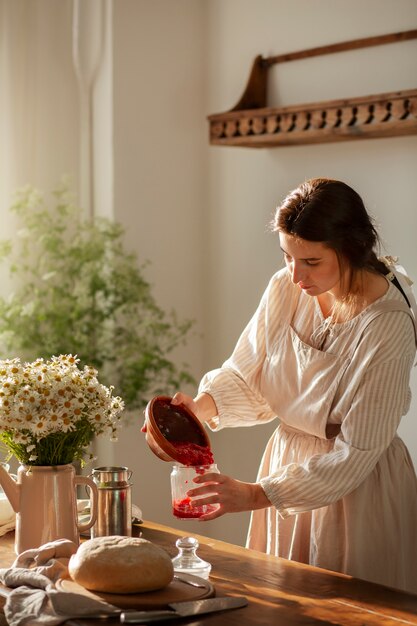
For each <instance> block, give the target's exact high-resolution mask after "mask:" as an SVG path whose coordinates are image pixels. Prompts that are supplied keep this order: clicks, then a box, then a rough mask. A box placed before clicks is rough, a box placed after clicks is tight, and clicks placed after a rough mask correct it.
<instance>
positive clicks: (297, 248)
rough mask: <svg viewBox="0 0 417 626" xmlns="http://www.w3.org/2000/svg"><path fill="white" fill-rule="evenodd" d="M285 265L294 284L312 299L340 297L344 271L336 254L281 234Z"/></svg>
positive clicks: (314, 243)
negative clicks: (325, 296) (326, 296)
mask: <svg viewBox="0 0 417 626" xmlns="http://www.w3.org/2000/svg"><path fill="white" fill-rule="evenodd" d="M279 242H280V246H281V250H282V251H283V253H284V260H285V264H286V266H287V268H288V271H289V273H290V276H291V280H292V282H293V283H294V284H296V285H298V286H299V287H300V289H302V290H303V291H304V292H305V293H306V294H308V295H309V296H319V295H320V294H322V293H325V292H330V293H332V294H333V296H335V297H337V296H338V295H340V291H341V289H340V267H339V262H338V258H337V255H336V252H335V251H334V250H333V249H332V248H328V247H326V246H325V245H324V244H323V243H321V242H318V241H307V240H306V239H299V238H297V237H294V236H293V235H287V234H286V233H282V232H281V233H279Z"/></svg>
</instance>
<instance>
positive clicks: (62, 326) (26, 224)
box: [0, 183, 194, 409]
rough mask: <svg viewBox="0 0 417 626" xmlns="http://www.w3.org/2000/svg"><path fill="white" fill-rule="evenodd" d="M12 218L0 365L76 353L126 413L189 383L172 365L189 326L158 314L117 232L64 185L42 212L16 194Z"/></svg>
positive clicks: (34, 199) (31, 196)
mask: <svg viewBox="0 0 417 626" xmlns="http://www.w3.org/2000/svg"><path fill="white" fill-rule="evenodd" d="M11 210H12V211H13V212H14V213H16V215H17V217H18V220H19V221H20V223H21V228H20V230H19V231H18V233H17V236H16V238H15V240H13V242H10V241H8V242H3V243H2V246H1V248H0V260H8V262H9V271H10V274H11V277H12V279H13V285H14V286H15V291H14V293H13V294H11V295H10V296H9V297H8V298H0V355H1V356H3V357H4V358H13V357H20V358H22V359H26V360H33V359H37V358H39V357H43V358H46V359H48V358H50V357H51V356H53V355H59V354H76V355H77V356H78V358H79V359H80V364H81V366H83V365H91V366H93V367H95V368H96V369H97V370H98V372H99V373H100V377H101V379H102V380H103V382H104V383H105V384H110V383H111V385H113V386H114V388H115V393H117V394H118V395H119V396H121V397H122V398H123V400H124V402H125V405H126V408H128V409H134V408H139V407H143V406H144V405H145V404H146V402H147V401H148V400H149V399H150V397H151V396H152V395H155V394H159V393H164V394H169V393H170V391H173V390H174V389H177V388H179V387H180V386H181V385H183V384H187V383H193V382H194V380H193V378H192V376H191V375H190V374H189V372H188V370H187V367H186V366H178V365H177V364H176V363H174V362H173V361H172V360H171V358H172V357H171V353H172V352H173V351H174V350H175V349H176V348H177V346H179V345H180V344H181V343H184V342H185V341H186V340H187V338H188V335H189V331H190V329H191V327H192V326H193V322H192V321H190V320H183V321H180V320H178V318H177V316H176V314H175V312H174V311H172V312H169V313H168V312H164V311H163V310H162V309H161V308H160V307H159V306H158V304H157V302H156V301H155V298H154V297H153V294H152V288H151V285H150V283H149V282H148V281H147V280H146V278H145V276H144V270H145V268H146V265H147V264H146V263H144V264H139V263H138V259H137V257H136V255H134V254H131V253H127V252H126V251H125V250H124V247H123V233H124V231H123V228H122V227H121V226H120V224H118V223H114V222H112V221H110V220H108V219H104V218H96V219H94V220H93V221H91V220H87V219H85V218H84V217H83V212H82V211H81V209H80V208H79V207H77V206H76V205H75V204H74V203H73V201H72V200H71V195H70V192H69V189H68V185H66V184H65V183H63V184H62V185H60V186H59V187H58V188H57V189H56V190H55V191H54V192H53V194H52V201H51V202H49V203H47V202H46V200H45V198H44V196H43V194H41V193H40V192H39V191H37V190H35V189H34V188H33V187H27V188H25V189H22V190H20V191H19V192H18V193H17V194H16V200H15V202H14V204H13V206H12V208H11Z"/></svg>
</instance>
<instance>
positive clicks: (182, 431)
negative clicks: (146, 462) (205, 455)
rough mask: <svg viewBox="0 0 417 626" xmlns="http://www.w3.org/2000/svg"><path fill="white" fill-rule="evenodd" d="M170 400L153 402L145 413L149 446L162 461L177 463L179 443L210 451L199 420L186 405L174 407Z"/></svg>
mask: <svg viewBox="0 0 417 626" xmlns="http://www.w3.org/2000/svg"><path fill="white" fill-rule="evenodd" d="M171 399H172V398H170V397H169V396H156V397H155V398H152V400H151V401H150V402H148V405H147V407H146V409H145V418H146V420H145V424H146V442H147V444H148V446H149V447H150V449H151V450H152V452H153V453H154V454H156V456H157V457H159V458H160V459H162V460H163V461H178V460H179V459H178V458H177V454H178V453H177V449H176V448H175V446H174V445H173V444H174V443H175V442H178V443H184V442H187V443H195V444H197V445H199V446H203V447H207V448H210V440H209V438H208V436H207V433H206V431H205V429H204V426H203V425H202V423H201V422H200V420H199V419H198V418H197V417H196V416H195V415H194V413H192V412H191V411H190V410H189V409H187V408H186V407H185V406H184V405H182V404H180V405H171Z"/></svg>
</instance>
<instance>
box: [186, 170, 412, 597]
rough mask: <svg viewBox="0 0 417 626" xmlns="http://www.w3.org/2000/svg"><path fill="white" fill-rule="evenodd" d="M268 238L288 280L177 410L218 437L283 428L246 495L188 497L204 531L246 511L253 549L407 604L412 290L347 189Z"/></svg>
mask: <svg viewBox="0 0 417 626" xmlns="http://www.w3.org/2000/svg"><path fill="white" fill-rule="evenodd" d="M273 228H274V230H275V231H276V232H277V233H278V236H279V241H280V246H281V249H282V251H283V254H284V259H285V265H286V267H285V268H284V269H282V270H281V271H279V272H277V273H276V274H275V275H274V276H273V277H272V279H271V281H270V283H269V285H268V287H267V289H266V291H265V293H264V295H263V297H262V300H261V302H260V304H259V307H258V309H257V311H256V313H255V314H254V316H253V318H252V319H251V321H250V322H249V324H248V326H247V327H246V329H245V330H244V332H243V334H242V335H241V337H240V339H239V340H238V343H237V345H236V348H235V350H234V352H233V354H232V356H231V357H230V358H229V359H228V360H227V361H226V362H225V363H224V364H223V366H222V367H221V368H220V369H217V370H214V371H212V372H209V373H208V374H206V375H205V376H204V378H203V380H202V381H201V383H200V387H199V393H198V395H197V397H196V398H195V399H194V400H193V399H192V398H191V397H189V396H186V395H185V394H182V393H178V394H176V395H175V396H174V402H176V403H183V404H185V405H187V406H188V407H189V408H190V409H191V410H192V411H193V412H194V413H195V414H196V415H197V416H198V417H199V419H200V420H202V421H203V422H206V423H207V424H208V426H209V427H210V428H212V429H216V430H217V429H220V428H223V427H225V426H248V425H251V424H257V423H259V422H267V421H270V420H272V419H274V418H276V417H278V418H279V425H278V427H277V429H276V431H275V433H274V434H273V436H272V438H271V439H270V441H269V443H268V445H267V448H266V450H265V453H264V456H263V459H262V463H261V467H260V471H259V476H258V480H257V482H256V483H254V484H250V483H243V482H240V481H237V480H235V479H233V478H230V477H228V476H225V475H220V476H218V475H214V474H213V475H205V476H200V477H197V478H196V479H195V482H196V483H204V481H207V480H210V481H214V482H215V483H216V484H215V486H213V485H204V484H202V485H200V486H199V485H197V486H196V487H195V488H193V489H191V490H190V491H189V492H188V493H189V495H190V496H194V495H195V496H196V495H202V494H204V496H205V497H204V500H201V501H199V502H200V503H201V504H202V503H204V502H205V503H219V504H220V508H219V509H218V510H217V511H215V512H214V513H211V514H207V515H206V516H205V517H204V519H206V520H209V519H214V518H215V517H218V516H220V515H223V514H224V513H229V512H234V511H248V510H250V511H253V513H252V518H251V524H250V529H249V536H248V547H250V548H254V549H257V550H262V551H264V552H267V553H268V554H275V555H277V556H282V557H285V558H287V559H293V560H296V561H300V562H302V563H309V564H311V565H316V566H319V567H323V568H327V569H331V570H334V571H338V572H344V573H347V574H350V575H353V576H356V577H359V578H363V579H366V580H370V581H374V582H377V583H381V584H385V585H389V586H393V587H397V588H401V589H405V590H408V591H412V592H417V558H416V555H417V480H416V475H415V472H414V468H413V464H412V461H411V459H410V455H409V453H408V451H407V449H406V447H405V445H404V443H403V442H402V441H401V439H400V438H399V437H398V436H397V434H396V431H397V427H398V425H399V422H400V420H401V417H402V416H403V415H404V414H406V413H407V411H408V409H409V406H410V398H411V395H410V389H409V379H410V371H411V368H412V365H413V362H414V359H415V352H416V327H415V313H413V310H412V308H411V305H414V304H415V301H413V297H412V294H411V291H410V289H409V285H408V283H407V281H406V280H405V277H404V274H401V273H399V272H397V271H396V270H395V269H394V268H393V267H388V266H387V264H388V265H389V261H386V263H387V264H386V263H384V262H382V261H381V260H378V259H377V257H376V254H375V248H376V245H377V243H378V235H377V233H376V230H375V228H374V226H373V224H372V221H371V219H370V217H369V215H368V213H367V211H366V209H365V207H364V204H363V202H362V200H361V198H360V196H359V195H358V194H357V193H356V192H355V191H354V190H353V189H352V188H351V187H349V186H348V185H346V184H345V183H342V182H340V181H336V180H330V179H313V180H310V181H307V182H305V183H303V184H302V185H301V186H300V187H299V188H298V189H295V190H294V191H292V192H291V193H290V194H289V195H288V196H287V197H286V198H285V200H284V202H283V203H282V205H281V206H280V207H279V208H278V210H277V212H276V216H275V220H274V226H273ZM391 261H392V259H391ZM392 280H394V282H392Z"/></svg>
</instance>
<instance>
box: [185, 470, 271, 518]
mask: <svg viewBox="0 0 417 626" xmlns="http://www.w3.org/2000/svg"><path fill="white" fill-rule="evenodd" d="M193 482H195V483H202V484H201V487H196V488H194V489H190V490H189V491H188V492H187V496H189V497H190V498H196V497H197V496H198V506H201V505H202V504H219V505H220V506H219V508H218V509H216V510H215V511H213V512H212V513H206V514H205V515H202V516H201V517H200V518H199V520H201V521H208V520H212V519H216V517H220V516H221V515H224V514H225V513H239V512H242V511H254V510H256V509H265V508H267V507H269V506H271V502H270V501H269V500H268V498H267V497H266V495H265V492H264V490H263V489H262V487H261V485H259V484H257V483H244V482H241V481H240V480H236V479H235V478H230V476H225V475H224V474H215V473H207V474H202V475H198V476H196V477H195V478H194V479H193ZM204 483H206V484H204ZM201 496H204V497H201ZM196 504H197V503H196Z"/></svg>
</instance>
